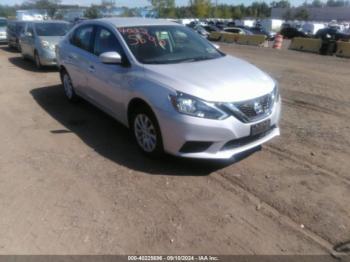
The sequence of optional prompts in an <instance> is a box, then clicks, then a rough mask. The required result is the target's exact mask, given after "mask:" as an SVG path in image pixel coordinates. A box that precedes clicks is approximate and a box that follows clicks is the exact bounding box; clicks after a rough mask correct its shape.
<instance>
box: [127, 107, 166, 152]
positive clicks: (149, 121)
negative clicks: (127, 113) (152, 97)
mask: <svg viewBox="0 0 350 262" xmlns="http://www.w3.org/2000/svg"><path fill="white" fill-rule="evenodd" d="M131 119H132V122H131V127H132V131H133V135H134V137H135V140H136V142H137V145H138V147H139V148H140V149H141V151H142V152H143V153H144V154H146V155H147V156H150V157H157V156H161V155H162V154H163V153H164V150H163V142H162V135H161V132H160V128H159V125H158V121H157V119H156V117H155V115H154V114H153V112H152V110H151V109H149V108H148V107H146V106H141V107H138V108H137V109H136V110H135V111H134V112H133V114H132V117H131Z"/></svg>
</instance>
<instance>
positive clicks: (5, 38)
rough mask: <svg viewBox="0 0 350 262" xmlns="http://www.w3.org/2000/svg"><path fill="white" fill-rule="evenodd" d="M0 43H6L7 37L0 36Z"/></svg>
mask: <svg viewBox="0 0 350 262" xmlns="http://www.w3.org/2000/svg"><path fill="white" fill-rule="evenodd" d="M0 43H7V36H6V35H5V36H4V35H0Z"/></svg>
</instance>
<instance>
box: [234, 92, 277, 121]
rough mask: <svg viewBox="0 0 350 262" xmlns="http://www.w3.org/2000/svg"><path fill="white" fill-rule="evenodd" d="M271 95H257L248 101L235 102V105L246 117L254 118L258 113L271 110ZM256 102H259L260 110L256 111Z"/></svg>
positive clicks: (261, 113)
mask: <svg viewBox="0 0 350 262" xmlns="http://www.w3.org/2000/svg"><path fill="white" fill-rule="evenodd" d="M271 100H272V99H271V95H270V94H269V95H266V96H263V97H259V98H257V99H253V100H250V101H248V102H244V103H241V104H240V103H237V104H236V106H237V108H238V109H239V110H240V111H241V112H242V113H243V114H245V115H246V116H247V117H248V118H255V117H258V116H259V115H263V114H266V113H268V112H270V110H271V104H272V103H271V102H272V101H271ZM257 103H259V104H260V106H261V111H258V110H257V109H258V108H257V107H256V105H257Z"/></svg>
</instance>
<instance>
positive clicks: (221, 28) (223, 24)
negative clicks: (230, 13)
mask: <svg viewBox="0 0 350 262" xmlns="http://www.w3.org/2000/svg"><path fill="white" fill-rule="evenodd" d="M215 26H216V27H217V28H219V29H220V30H223V29H224V28H225V27H227V25H226V23H224V22H220V21H218V22H216V23H215Z"/></svg>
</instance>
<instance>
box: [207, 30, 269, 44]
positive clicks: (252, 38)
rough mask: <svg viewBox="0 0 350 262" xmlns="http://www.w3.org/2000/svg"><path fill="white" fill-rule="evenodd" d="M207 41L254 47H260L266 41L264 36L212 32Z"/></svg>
mask: <svg viewBox="0 0 350 262" xmlns="http://www.w3.org/2000/svg"><path fill="white" fill-rule="evenodd" d="M208 39H209V40H211V41H222V42H225V43H237V44H241V45H254V46H262V45H264V43H265V41H266V36H264V35H240V34H234V33H228V32H212V33H210V35H209V37H208Z"/></svg>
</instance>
